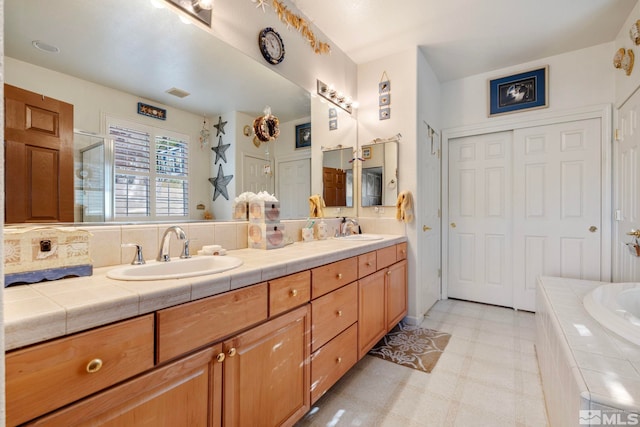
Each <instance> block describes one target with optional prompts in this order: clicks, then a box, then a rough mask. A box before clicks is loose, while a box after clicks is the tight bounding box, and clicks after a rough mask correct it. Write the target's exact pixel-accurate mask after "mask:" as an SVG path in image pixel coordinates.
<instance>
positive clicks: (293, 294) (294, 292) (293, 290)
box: [290, 289, 298, 297]
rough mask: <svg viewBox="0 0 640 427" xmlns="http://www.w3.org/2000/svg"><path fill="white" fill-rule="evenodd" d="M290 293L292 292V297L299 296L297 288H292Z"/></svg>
mask: <svg viewBox="0 0 640 427" xmlns="http://www.w3.org/2000/svg"><path fill="white" fill-rule="evenodd" d="M290 294H291V296H292V297H297V296H298V291H297V289H291V292H290Z"/></svg>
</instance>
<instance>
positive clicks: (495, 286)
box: [447, 132, 513, 307]
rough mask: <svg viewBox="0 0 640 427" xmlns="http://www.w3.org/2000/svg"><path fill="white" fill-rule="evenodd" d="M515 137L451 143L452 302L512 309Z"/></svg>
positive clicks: (449, 289)
mask: <svg viewBox="0 0 640 427" xmlns="http://www.w3.org/2000/svg"><path fill="white" fill-rule="evenodd" d="M511 146H512V133H511V132H500V133H492V134H486V135H478V136H471V137H464V138H456V139H452V140H450V141H449V224H448V242H449V250H448V265H449V267H448V282H447V294H448V296H449V297H451V298H459V299H464V300H469V301H478V302H484V303H490V304H496V305H503V306H507V307H511V306H512V305H513V288H512V286H513V285H512V284H513V282H512V280H511V256H512V248H511V241H512V236H511V206H512V199H511V197H512V196H511V195H512V189H511V182H512V170H511Z"/></svg>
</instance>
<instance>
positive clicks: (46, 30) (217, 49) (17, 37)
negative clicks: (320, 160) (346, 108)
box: [4, 0, 315, 222]
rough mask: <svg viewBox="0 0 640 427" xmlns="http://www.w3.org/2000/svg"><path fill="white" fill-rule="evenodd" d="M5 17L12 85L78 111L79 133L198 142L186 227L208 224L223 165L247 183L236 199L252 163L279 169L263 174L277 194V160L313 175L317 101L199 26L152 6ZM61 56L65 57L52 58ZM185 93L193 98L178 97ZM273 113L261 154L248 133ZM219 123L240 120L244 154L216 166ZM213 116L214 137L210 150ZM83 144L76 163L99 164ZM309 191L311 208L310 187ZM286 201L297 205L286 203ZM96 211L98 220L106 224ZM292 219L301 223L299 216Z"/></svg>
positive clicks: (131, 1) (54, 8)
mask: <svg viewBox="0 0 640 427" xmlns="http://www.w3.org/2000/svg"><path fill="white" fill-rule="evenodd" d="M4 18H5V27H4V31H5V32H4V42H5V82H6V83H7V84H10V85H13V86H17V87H20V88H24V89H26V90H28V91H31V92H36V93H38V94H42V95H43V96H48V97H52V98H56V99H60V100H63V101H65V102H68V103H71V104H73V105H74V128H75V129H78V130H83V131H88V132H92V133H96V134H101V133H104V132H105V121H106V120H108V119H105V117H107V116H115V117H116V118H119V119H123V120H130V121H135V122H140V123H143V124H145V125H152V126H154V127H157V128H160V129H170V130H171V131H176V132H179V133H181V134H185V135H187V136H188V137H189V144H190V150H191V152H192V153H193V157H191V160H190V164H189V175H190V180H191V182H192V184H191V187H190V189H189V211H190V217H189V218H185V219H191V220H197V219H200V218H201V214H202V211H199V210H197V206H198V205H202V204H207V205H209V204H211V203H212V200H211V199H212V197H211V196H212V193H213V189H212V185H211V183H210V182H209V178H211V177H212V176H215V171H217V169H218V167H219V165H222V166H223V168H224V173H225V175H232V174H233V175H234V176H235V178H234V184H238V185H236V186H235V187H233V188H234V190H233V192H232V193H231V194H229V196H230V199H231V201H232V200H233V198H234V197H235V196H236V195H237V194H239V193H240V192H242V191H245V190H247V189H248V188H244V187H243V186H242V185H241V183H242V174H243V172H242V167H243V166H244V165H243V162H245V161H246V162H247V163H249V162H257V163H260V162H262V163H264V164H269V165H270V167H269V168H266V167H261V168H259V170H261V171H267V172H265V173H264V174H265V175H268V176H267V178H268V179H267V181H268V183H269V185H271V187H270V188H271V189H272V191H273V192H276V193H277V192H278V191H279V190H278V188H279V186H278V182H279V179H278V177H277V176H276V174H277V173H278V171H279V170H280V168H279V167H278V164H277V162H276V159H278V158H280V159H284V160H287V161H302V160H303V159H304V158H307V159H309V160H308V161H307V162H306V163H305V162H304V161H302V163H305V164H306V165H307V166H306V167H307V170H308V171H309V172H308V173H309V174H310V173H311V172H310V169H311V165H310V163H311V155H312V154H311V153H312V150H311V149H307V150H304V149H303V150H299V149H298V150H296V148H295V126H296V125H297V124H300V123H306V122H309V121H311V111H310V109H311V106H310V102H311V101H310V96H309V93H308V92H307V91H306V90H304V89H302V88H300V87H299V86H297V85H295V84H293V83H291V82H290V81H288V80H287V79H285V78H283V77H282V76H280V75H279V74H277V73H276V72H274V71H273V70H271V69H269V68H268V67H266V66H264V65H263V64H260V63H258V62H256V61H255V60H254V59H252V58H250V57H248V56H246V55H245V54H243V53H242V52H240V51H238V50H236V49H235V48H233V47H231V46H229V45H227V44H225V43H223V42H221V41H220V40H219V39H217V38H216V37H214V36H213V35H211V34H210V33H209V32H207V31H206V30H205V29H203V28H201V27H199V26H198V25H197V24H194V23H191V24H190V25H187V24H183V23H181V22H180V21H179V20H178V16H177V15H176V14H175V13H174V12H173V11H171V10H168V9H167V8H165V9H157V8H155V7H154V6H153V5H152V4H151V2H150V1H149V0H109V1H107V2H90V1H81V0H56V1H55V2H54V1H50V0H6V1H5V2H4ZM36 40H38V41H40V43H34V42H35V41H36ZM34 44H39V46H40V47H41V48H44V49H45V50H44V51H43V50H41V49H36V48H35V47H34ZM47 49H48V50H50V51H47ZM56 49H59V52H57V53H56V52H51V50H56ZM175 89H177V90H175ZM181 91H184V92H187V93H188V95H187V96H186V97H182V98H181V97H177V96H175V94H179V95H182V94H183V93H181ZM172 93H173V94H172ZM139 101H142V102H145V103H149V104H152V105H154V104H156V105H157V104H159V105H160V106H162V107H165V108H167V116H166V118H165V120H157V119H155V118H149V117H145V116H142V115H138V114H137V111H136V108H137V102H139ZM266 106H269V107H270V108H271V111H272V112H273V114H274V115H276V116H277V117H278V118H279V120H280V124H281V130H282V132H281V136H280V138H279V139H278V140H277V141H276V143H275V144H273V143H272V144H270V145H264V144H263V145H261V146H254V145H253V144H252V143H251V136H245V135H244V132H243V129H244V128H245V126H246V125H250V124H251V123H250V119H251V118H252V117H257V116H259V115H262V114H263V111H264V109H265V107H266ZM219 115H227V116H229V117H233V119H234V120H232V121H230V123H229V124H228V125H227V127H226V129H225V131H226V134H225V135H222V136H223V141H222V142H223V143H224V144H232V147H233V148H234V149H237V150H238V151H240V150H244V151H243V152H242V153H234V155H235V159H236V161H233V159H227V162H222V161H220V162H219V163H218V164H216V165H213V156H212V155H211V149H212V148H213V147H214V146H217V145H218V144H219V140H218V138H217V137H216V129H215V128H214V127H213V125H214V124H217V121H218V116H219ZM204 117H207V119H208V124H207V126H206V127H207V128H208V129H209V130H210V131H211V135H210V137H209V139H208V141H206V144H201V142H200V141H199V136H200V131H201V130H202V128H203V125H204ZM245 122H246V123H245ZM312 124H313V123H312ZM314 125H315V124H314ZM229 136H230V138H229ZM241 139H242V141H241ZM245 140H246V141H245ZM74 141H75V140H74ZM77 143H78V144H77V146H76V147H75V156H76V157H75V160H76V162H77V161H78V159H79V158H81V157H82V155H83V154H84V156H85V157H95V156H88V155H87V150H86V149H87V148H88V147H90V146H91V145H92V144H94V143H95V140H94V139H93V138H86V137H78V138H77ZM231 151H233V150H231ZM262 163H261V164H262ZM76 172H78V173H77V174H76V175H82V173H83V172H82V171H81V170H79V171H76ZM84 173H86V172H84ZM247 185H248V184H247ZM308 185H309V187H310V186H311V185H310V183H309V184H308ZM230 188H232V187H230ZM305 193H306V194H304V197H305V199H303V200H302V205H303V206H306V203H307V202H306V197H308V195H309V194H311V191H310V189H309V191H306V192H305ZM276 196H278V194H276ZM285 197H286V196H285ZM220 200H222V198H219V199H218V201H220ZM213 203H214V204H215V203H216V202H213ZM281 203H284V204H286V203H288V201H287V200H282V199H281ZM297 203H298V204H300V201H299V200H297ZM76 204H78V201H76ZM98 205H100V203H98V204H96V205H95V206H98ZM95 206H92V215H93V218H104V215H102V216H101V215H100V212H99V211H98V209H97V208H95ZM291 212H292V213H291V214H290V217H293V216H294V215H295V212H296V210H295V209H292V210H291ZM228 215H229V216H228V217H225V216H216V219H220V220H226V219H231V209H228ZM115 220H116V221H125V222H131V220H126V219H118V218H116V219H115ZM76 221H77V219H76ZM133 221H136V222H137V221H138V220H136V219H134V220H133Z"/></svg>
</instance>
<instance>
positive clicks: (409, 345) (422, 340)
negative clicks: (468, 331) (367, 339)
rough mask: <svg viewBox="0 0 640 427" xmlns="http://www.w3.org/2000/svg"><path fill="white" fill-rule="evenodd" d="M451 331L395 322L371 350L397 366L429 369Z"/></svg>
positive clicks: (434, 364) (435, 361)
mask: <svg viewBox="0 0 640 427" xmlns="http://www.w3.org/2000/svg"><path fill="white" fill-rule="evenodd" d="M449 338H451V335H450V334H447V333H444V332H438V331H434V330H433V329H424V328H421V327H419V326H410V325H407V324H405V323H403V322H400V323H398V324H397V325H396V326H395V327H394V328H393V329H392V330H391V331H390V332H389V333H388V334H387V335H385V336H384V338H382V339H381V340H380V341H379V342H378V343H377V344H376V345H375V346H374V347H373V348H372V349H371V350H370V351H369V354H370V355H372V356H376V357H379V358H381V359H384V360H388V361H389V362H393V363H397V364H398V365H402V366H407V367H409V368H413V369H418V370H420V371H424V372H427V373H428V372H431V370H432V369H433V368H434V367H435V366H436V363H437V362H438V359H440V355H441V354H442V352H443V351H444V349H445V347H446V346H447V344H448V343H449Z"/></svg>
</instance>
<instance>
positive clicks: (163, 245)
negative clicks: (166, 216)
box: [156, 225, 187, 262]
mask: <svg viewBox="0 0 640 427" xmlns="http://www.w3.org/2000/svg"><path fill="white" fill-rule="evenodd" d="M172 232H173V233H175V235H176V237H177V238H178V239H180V240H186V239H187V234H186V233H185V232H184V230H183V229H182V228H180V227H178V226H177V225H172V226H171V227H169V228H167V229H166V230H164V234H163V235H162V240H161V241H160V251H159V252H158V257H157V258H156V261H161V262H168V261H171V255H170V254H169V243H170V241H171V233H172Z"/></svg>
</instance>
